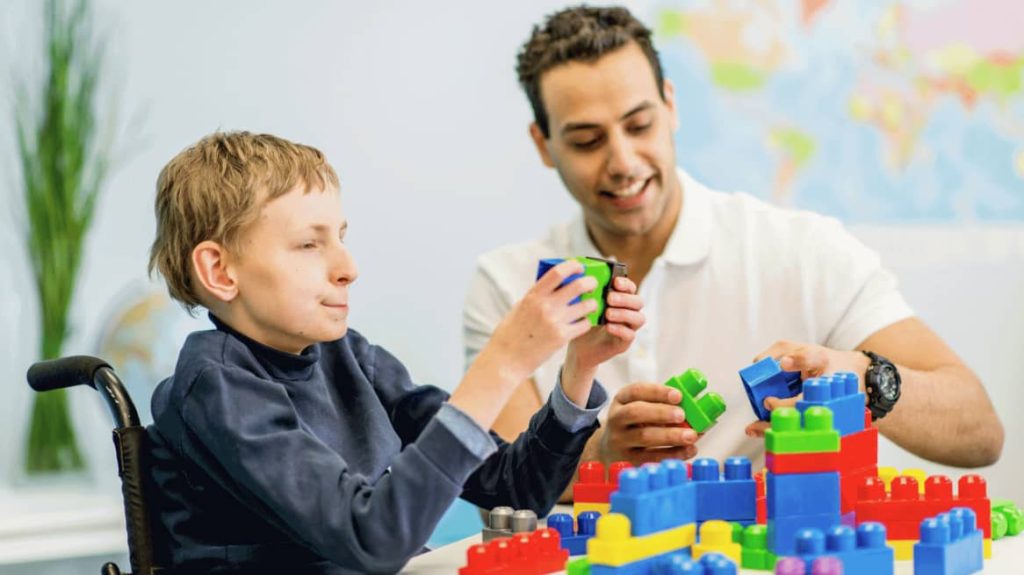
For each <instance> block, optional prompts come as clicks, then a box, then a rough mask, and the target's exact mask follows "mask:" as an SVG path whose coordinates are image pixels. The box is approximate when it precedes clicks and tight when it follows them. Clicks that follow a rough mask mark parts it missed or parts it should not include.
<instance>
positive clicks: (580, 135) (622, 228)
mask: <svg viewBox="0 0 1024 575" xmlns="http://www.w3.org/2000/svg"><path fill="white" fill-rule="evenodd" d="M540 93H541V99H542V100H543V102H544V106H545V109H546V110H547V114H548V119H549V124H548V125H549V130H550V136H549V137H548V138H547V139H545V138H544V137H543V135H542V134H541V133H540V130H539V128H537V126H536V125H534V126H532V127H531V134H532V135H533V137H534V140H535V143H536V144H537V147H538V150H539V151H540V153H541V157H542V159H543V160H544V162H545V164H547V165H549V166H551V167H554V168H556V169H557V170H558V174H559V176H561V178H562V182H564V183H565V186H566V188H568V190H569V193H571V194H572V195H573V197H574V198H576V201H577V202H579V204H580V206H581V207H582V208H583V212H584V215H585V217H586V219H587V221H588V223H589V224H590V225H592V226H598V227H599V228H601V229H602V230H603V231H604V232H605V233H609V234H613V235H619V236H628V235H642V234H645V233H647V232H649V231H650V230H651V229H652V228H653V227H654V226H655V224H656V223H658V222H659V221H660V220H661V218H662V217H665V215H666V213H667V211H668V210H667V209H666V208H667V206H668V205H669V201H670V199H671V198H672V194H675V193H678V189H679V183H678V178H677V176H676V171H675V145H674V143H673V141H672V133H673V132H674V131H675V130H676V128H677V127H678V123H677V122H678V121H677V119H676V113H675V103H674V93H673V90H672V86H671V84H670V83H668V82H666V87H665V97H666V100H667V102H666V101H663V100H662V99H661V95H660V93H659V91H658V86H657V82H656V81H655V78H654V71H653V70H652V69H651V65H650V63H649V62H648V61H647V58H646V57H645V56H644V53H643V51H642V50H641V49H640V47H639V46H638V45H636V44H635V43H633V42H630V43H629V44H627V45H625V46H623V47H621V48H619V49H617V50H615V51H613V52H610V53H608V54H606V55H604V56H602V57H601V58H599V59H598V60H597V61H595V62H570V63H568V64H563V65H560V66H557V67H555V68H552V69H551V70H548V71H547V72H545V73H544V74H543V75H542V76H541V79H540Z"/></svg>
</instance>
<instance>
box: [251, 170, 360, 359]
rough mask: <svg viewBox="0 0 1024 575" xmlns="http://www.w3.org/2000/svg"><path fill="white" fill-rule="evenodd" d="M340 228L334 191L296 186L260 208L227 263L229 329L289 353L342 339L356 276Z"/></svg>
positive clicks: (342, 227)
mask: <svg viewBox="0 0 1024 575" xmlns="http://www.w3.org/2000/svg"><path fill="white" fill-rule="evenodd" d="M347 227H348V224H347V222H346V221H345V218H344V216H343V215H342V210H341V196H340V194H339V193H338V191H337V190H328V191H323V192H320V191H316V190H312V191H310V192H309V193H303V190H302V189H301V188H296V189H295V190H292V191H291V192H288V193H287V194H285V195H283V196H281V197H278V198H275V199H274V200H271V201H270V202H268V203H267V204H266V205H265V206H263V209H262V210H261V211H260V215H259V218H258V219H257V221H256V222H255V223H253V224H252V225H251V226H250V227H248V228H247V229H246V230H245V231H244V232H243V234H244V235H243V237H242V242H241V243H242V249H241V254H239V255H238V258H237V260H236V261H235V262H234V264H233V266H232V270H233V273H234V276H235V281H236V282H237V286H238V295H237V297H236V298H235V300H234V301H233V302H232V305H231V308H232V309H231V317H232V321H233V322H234V324H233V327H235V328H236V329H239V330H240V331H242V332H243V333H245V334H246V335H248V336H249V337H252V338H253V339H256V340H257V341H260V342H261V343H264V344H266V345H269V346H271V347H274V348H277V349H280V350H283V351H289V352H292V353H298V352H300V351H302V349H304V348H305V347H306V346H308V345H311V344H313V343H316V342H322V341H333V340H336V339H339V338H341V337H342V336H344V335H345V332H346V330H347V329H348V303H349V294H348V288H349V284H351V283H352V282H353V281H355V279H356V276H357V275H358V272H357V270H356V265H355V261H354V260H353V259H352V254H351V253H349V251H348V248H347V247H346V246H345V244H344V243H343V240H344V236H345V231H346V229H347Z"/></svg>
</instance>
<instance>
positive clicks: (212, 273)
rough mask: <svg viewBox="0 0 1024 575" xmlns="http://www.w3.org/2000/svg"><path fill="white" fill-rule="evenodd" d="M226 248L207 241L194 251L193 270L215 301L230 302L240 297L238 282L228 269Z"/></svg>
mask: <svg viewBox="0 0 1024 575" xmlns="http://www.w3.org/2000/svg"><path fill="white" fill-rule="evenodd" d="M227 258H228V253H227V250H225V249H224V246H222V245H220V244H218V243H217V242H214V241H210V240H206V241H204V242H200V243H199V245H197V246H196V247H195V249H193V250H192V269H193V270H194V271H195V274H196V279H197V280H198V281H199V284H200V285H202V286H203V288H204V289H205V290H206V291H207V292H208V293H209V294H210V295H211V296H213V297H214V298H215V299H217V300H219V301H222V302H225V303H227V302H230V301H231V300H233V299H235V296H237V295H238V282H236V281H235V277H234V274H233V273H232V270H231V269H230V268H229V267H228V259H227Z"/></svg>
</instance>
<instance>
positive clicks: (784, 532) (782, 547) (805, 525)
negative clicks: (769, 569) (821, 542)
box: [768, 513, 839, 556]
mask: <svg viewBox="0 0 1024 575" xmlns="http://www.w3.org/2000/svg"><path fill="white" fill-rule="evenodd" d="M838 524H839V515H838V514H833V513H822V514H819V515H789V516H782V517H777V518H775V519H771V518H769V519H768V549H769V550H770V551H771V552H772V553H774V554H775V555H778V556H782V555H792V554H793V553H794V551H795V550H796V547H795V544H794V542H795V540H796V534H797V533H798V532H799V531H800V530H801V529H817V530H819V531H822V532H824V531H826V530H828V529H830V528H832V527H834V526H835V525H838Z"/></svg>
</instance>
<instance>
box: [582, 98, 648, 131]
mask: <svg viewBox="0 0 1024 575" xmlns="http://www.w3.org/2000/svg"><path fill="white" fill-rule="evenodd" d="M653 107H654V103H653V102H651V101H649V100H644V101H643V102H640V103H639V104H637V106H636V107H634V108H633V109H632V110H630V111H628V112H626V113H625V114H623V115H622V116H621V117H619V121H620V122H621V121H623V120H625V119H627V118H629V117H630V116H632V115H634V114H639V113H640V112H643V111H644V110H649V109H650V108H653ZM600 127H601V125H600V124H594V123H589V122H569V123H568V124H566V125H565V126H563V127H562V133H563V134H566V133H569V132H573V131H576V130H593V129H594V128H600Z"/></svg>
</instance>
